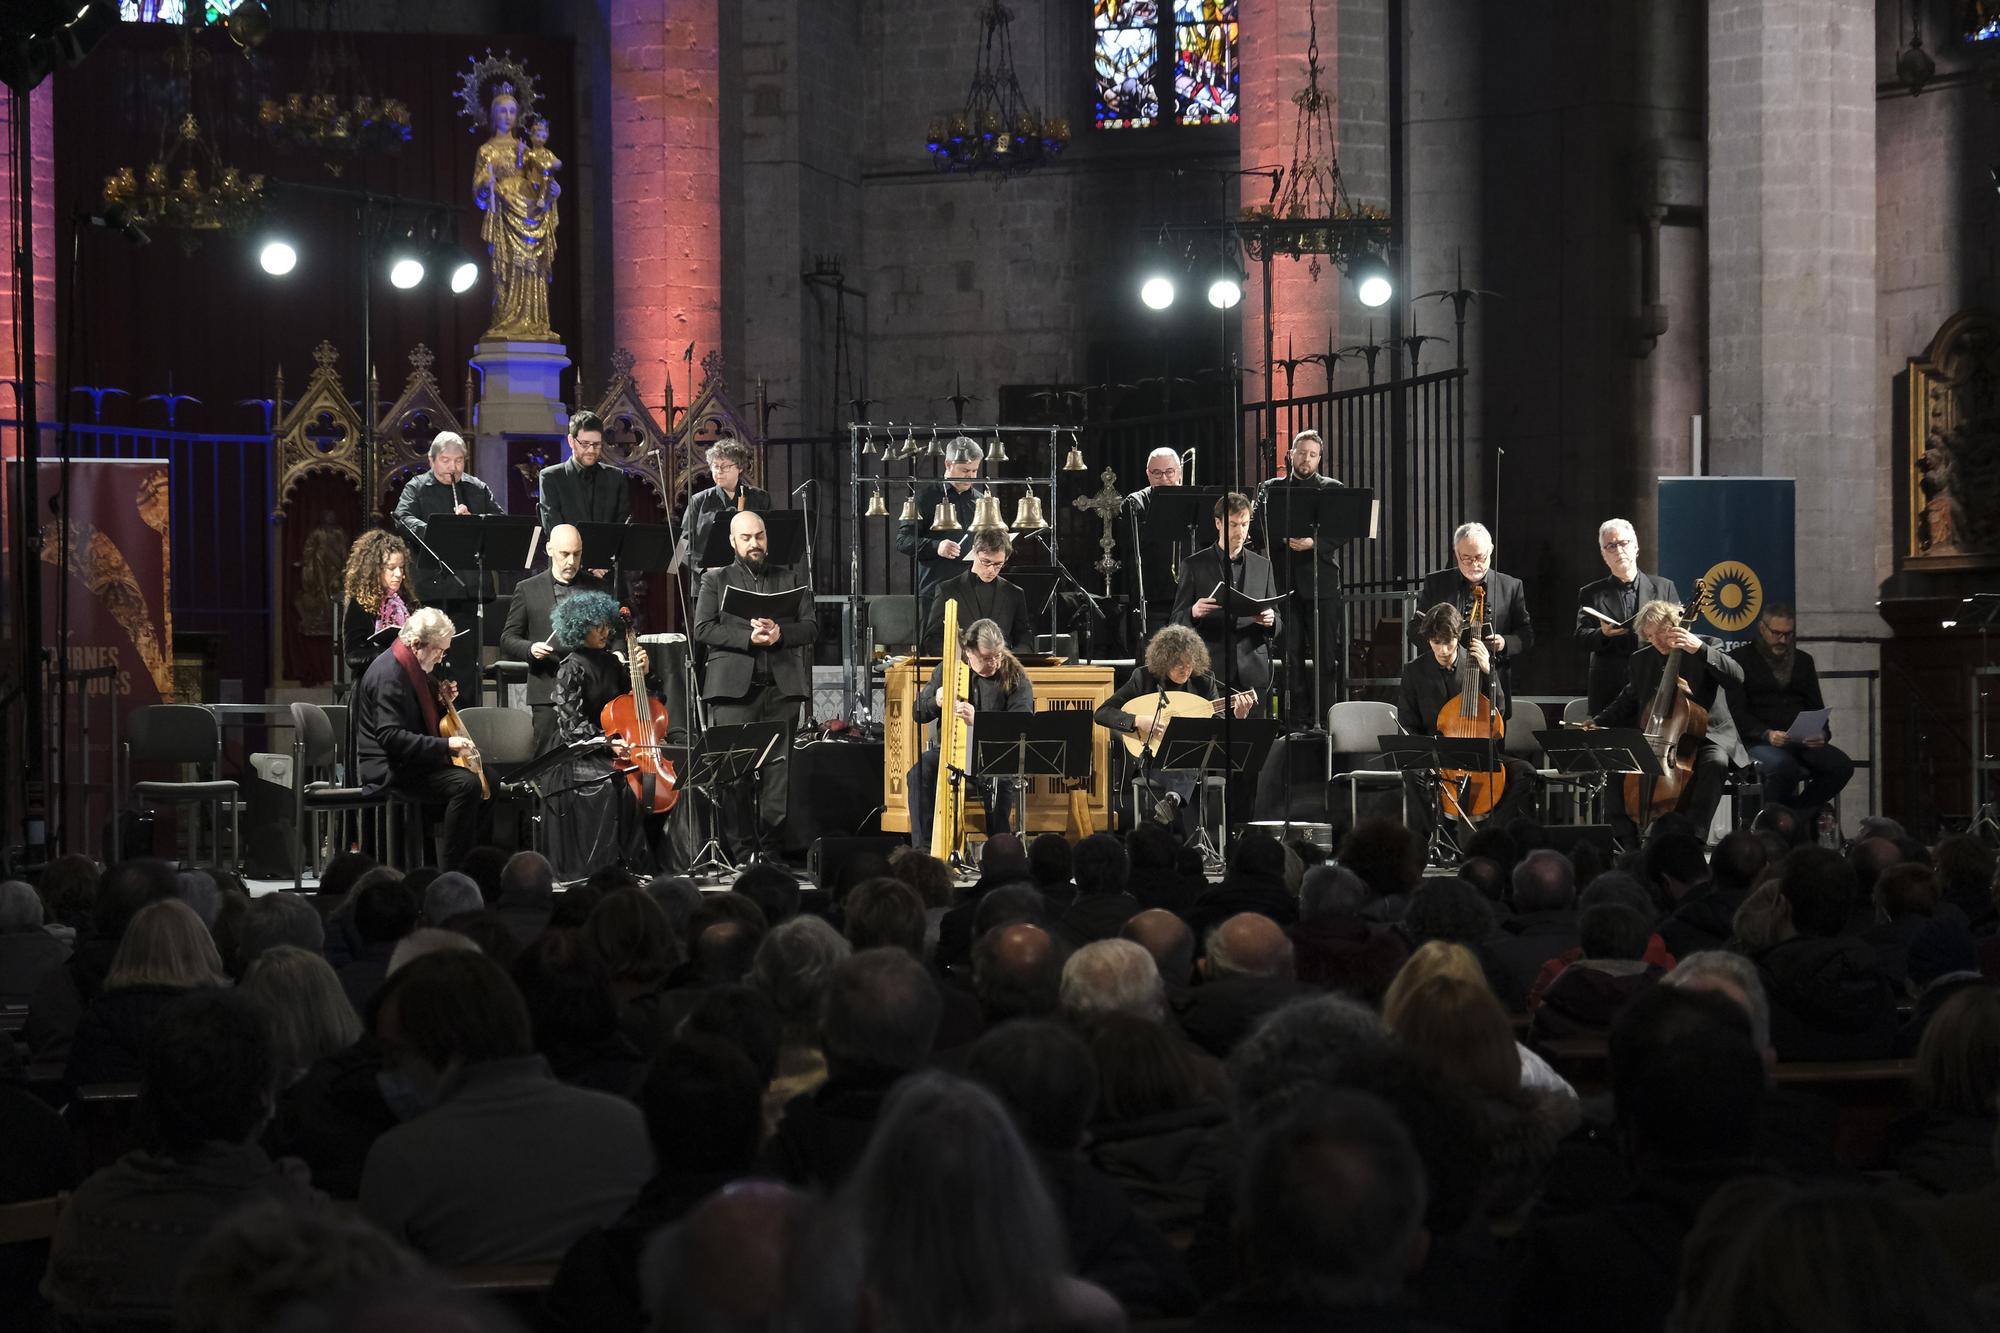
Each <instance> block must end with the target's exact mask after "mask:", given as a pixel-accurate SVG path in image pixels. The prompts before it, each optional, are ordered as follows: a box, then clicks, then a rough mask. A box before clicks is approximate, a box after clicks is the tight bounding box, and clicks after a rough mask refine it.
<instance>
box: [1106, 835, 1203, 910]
mask: <svg viewBox="0 0 2000 1333" xmlns="http://www.w3.org/2000/svg"><path fill="white" fill-rule="evenodd" d="M1188 851H1189V849H1188V848H1186V847H1184V846H1182V845H1181V840H1180V839H1179V838H1177V837H1175V836H1174V834H1173V831H1172V830H1171V829H1169V828H1167V827H1166V825H1164V824H1159V823H1155V822H1154V821H1152V820H1150V819H1148V820H1141V821H1140V822H1139V823H1138V824H1136V825H1134V826H1133V828H1132V831H1131V832H1130V833H1127V834H1126V835H1125V854H1126V856H1127V858H1129V860H1130V861H1131V864H1132V878H1131V882H1130V885H1129V888H1130V891H1131V894H1132V896H1133V897H1134V898H1136V899H1138V901H1139V906H1140V907H1141V908H1145V909H1154V908H1158V909H1160V910H1163V911H1168V912H1185V911H1186V910H1188V909H1189V908H1190V907H1192V906H1194V900H1195V899H1196V898H1197V897H1199V896H1200V895H1201V893H1202V891H1203V890H1205V889H1206V888H1207V887H1208V880H1207V879H1206V877H1204V876H1203V875H1202V873H1201V870H1200V861H1201V854H1200V853H1199V852H1195V853H1193V856H1194V860H1195V862H1196V864H1195V866H1194V867H1193V868H1192V869H1190V868H1189V867H1188V866H1187V865H1186V864H1185V863H1184V861H1183V854H1184V853H1187V852H1188Z"/></svg>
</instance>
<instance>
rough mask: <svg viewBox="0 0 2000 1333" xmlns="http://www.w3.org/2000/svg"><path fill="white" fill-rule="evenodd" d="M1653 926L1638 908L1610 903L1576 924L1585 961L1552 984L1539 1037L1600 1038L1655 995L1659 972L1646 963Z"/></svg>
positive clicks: (1537, 1026)
mask: <svg viewBox="0 0 2000 1333" xmlns="http://www.w3.org/2000/svg"><path fill="white" fill-rule="evenodd" d="M1652 933H1653V931H1652V926H1651V924H1650V923H1649V922H1648V921H1647V920H1646V918H1645V917H1644V916H1641V915H1640V914H1639V912H1638V910H1637V909H1636V908H1632V907H1628V906H1627V905H1625V904H1624V903H1618V902H1606V903H1598V904H1596V905H1595V906H1592V907H1587V908H1585V909H1584V912H1583V915H1582V916H1581V917H1579V918H1578V919H1577V939H1578V941H1579V943H1578V948H1579V949H1580V950H1581V956H1580V957H1579V958H1578V959H1577V960H1576V961H1575V962H1573V963H1571V964H1570V965H1569V966H1568V967H1565V968H1564V969H1563V970H1562V972H1561V973H1560V974H1559V975H1558V976H1557V977H1556V979H1555V980H1554V981H1552V982H1550V983H1549V988H1548V991H1547V992H1546V993H1545V994H1544V995H1543V997H1542V1003H1541V1005H1540V1006H1539V1007H1538V1008H1537V1009H1536V1010H1535V1018H1534V1022H1533V1023H1532V1024H1531V1025H1530V1031H1532V1032H1533V1033H1534V1034H1535V1036H1536V1037H1538V1038H1550V1037H1585V1036H1595V1035H1597V1034H1599V1033H1604V1032H1608V1031H1610V1030H1611V1024H1612V1020H1614V1019H1615V1018H1616V1017H1617V1016H1618V1013H1619V1011H1620V1010H1622V1009H1624V1007H1625V1006H1626V1005H1627V1004H1630V1003H1631V1002H1632V1000H1633V998H1634V997H1635V996H1638V995H1640V994H1643V993H1644V992H1645V991H1647V990H1650V989H1651V988H1652V987H1653V985H1654V984H1655V983H1656V982H1658V981H1659V979H1660V975H1661V973H1660V969H1659V968H1658V967H1657V966H1655V965H1654V964H1652V963H1649V962H1648V961H1646V947H1647V942H1648V941H1649V940H1650V939H1651V938H1652Z"/></svg>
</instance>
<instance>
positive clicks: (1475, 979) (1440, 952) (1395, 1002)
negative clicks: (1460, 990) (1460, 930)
mask: <svg viewBox="0 0 2000 1333" xmlns="http://www.w3.org/2000/svg"><path fill="white" fill-rule="evenodd" d="M1433 977H1452V978H1455V979H1457V980H1459V981H1463V982H1466V983H1467V984H1469V985H1476V986H1485V985H1487V981H1486V969H1485V968H1483V967H1481V966H1480V964H1479V957H1478V955H1477V954H1475V953H1473V952H1472V950H1471V949H1469V948H1467V947H1466V946H1465V945H1463V944H1454V943H1452V942H1450V941H1449V940H1432V941H1430V942H1429V943H1427V944H1421V945H1419V946H1417V949H1416V952H1414V953H1412V954H1411V955H1410V956H1409V957H1408V958H1406V959H1404V960H1403V966H1402V967H1401V968H1399V969H1397V972H1396V976H1395V979H1394V980H1393V981H1391V982H1390V983H1389V989H1388V990H1387V991H1385V992H1384V993H1383V995H1382V1013H1383V1014H1384V1016H1385V1017H1386V1016H1387V1015H1390V1014H1393V1013H1395V1012H1397V1011H1398V1010H1399V1009H1400V1008H1401V1006H1402V1005H1403V1004H1404V1003H1405V999H1406V997H1407V996H1409V995H1410V994H1411V993H1412V992H1414V991H1415V990H1417V989H1418V988H1419V987H1421V986H1422V985H1423V984H1424V983H1425V982H1427V981H1429V980H1430V979H1431V978H1433ZM1390 1026H1391V1027H1393V1026H1395V1023H1394V1020H1393V1019H1391V1020H1390Z"/></svg>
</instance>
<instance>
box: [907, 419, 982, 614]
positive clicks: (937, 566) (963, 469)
mask: <svg viewBox="0 0 2000 1333" xmlns="http://www.w3.org/2000/svg"><path fill="white" fill-rule="evenodd" d="M985 461H986V451H985V450H984V449H982V448H980V447H979V442H978V441H977V440H975V439H973V438H971V437H970V436H967V435H960V436H958V437H957V438H956V439H953V440H952V441H951V442H950V443H948V444H946V445H945V447H944V476H945V479H944V481H943V482H942V483H939V482H932V483H930V484H929V485H926V486H924V487H923V488H922V489H921V490H919V491H918V492H917V517H916V518H915V519H912V520H909V521H907V522H904V523H902V524H899V525H898V526H897V528H896V549H897V550H898V551H901V552H902V553H903V554H904V555H905V556H911V555H914V556H915V557H916V558H917V611H918V614H919V615H921V616H922V617H924V619H926V620H927V619H929V616H930V607H931V601H932V598H933V596H934V595H935V593H936V591H937V585H938V584H940V583H943V582H945V581H946V580H947V579H953V578H956V577H958V575H959V574H960V573H962V572H964V569H965V564H964V560H963V557H964V555H965V545H964V542H963V541H962V540H961V538H962V536H963V534H960V533H952V532H932V531H931V530H930V527H931V522H932V520H933V519H935V518H936V517H937V507H938V506H939V505H941V504H943V503H945V502H946V501H947V500H949V501H950V502H951V508H952V512H953V513H955V514H957V515H958V522H959V526H960V527H963V528H967V529H970V528H971V527H972V516H973V514H974V512H975V511H976V510H977V508H978V505H979V497H978V496H976V495H974V494H973V493H972V481H973V478H975V477H977V476H978V475H979V467H980V464H982V463H983V462H985Z"/></svg>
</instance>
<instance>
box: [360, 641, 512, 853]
mask: <svg viewBox="0 0 2000 1333" xmlns="http://www.w3.org/2000/svg"><path fill="white" fill-rule="evenodd" d="M452 633H453V630H452V624H451V617H450V616H447V615H446V614H445V613H444V612H442V611H440V610H438V609H437V608H435V607H425V608H423V609H422V610H420V611H413V612H411V613H410V618H409V619H408V620H406V621H404V622H403V626H402V628H401V629H400V630H398V631H397V633H396V639H395V642H393V643H391V644H390V645H389V647H388V648H386V649H384V650H383V651H382V652H381V653H380V654H379V655H378V656H377V657H376V658H375V660H374V661H373V662H370V663H369V664H368V669H367V670H366V671H364V672H362V673H361V679H360V680H359V681H358V682H356V684H355V686H354V699H353V705H352V706H353V709H354V736H355V750H354V757H355V769H356V772H357V773H358V774H359V775H360V779H361V785H362V786H363V787H365V788H367V789H368V790H370V791H380V790H382V789H384V788H387V789H390V790H393V791H396V792H400V793H402V794H403V795H405V796H408V797H410V798H412V799H415V800H419V801H422V802H423V803H424V804H425V805H429V806H438V805H442V806H443V807H444V863H445V864H446V865H449V866H456V865H460V864H462V863H463V862H464V860H465V855H466V853H467V852H470V851H471V850H472V848H473V846H474V845H475V844H476V843H477V842H478V841H479V826H480V824H481V822H482V821H483V819H484V816H485V800H484V797H483V796H482V795H481V794H480V790H479V778H478V777H477V776H476V775H475V774H473V773H472V772H470V771H469V770H467V769H463V768H456V767H453V761H454V760H455V759H461V758H473V759H476V758H477V757H478V755H479V750H478V747H476V746H474V745H473V743H472V740H471V738H469V737H466V736H452V737H450V738H448V739H447V738H446V737H445V736H443V735H442V734H440V731H439V727H440V724H441V721H442V719H443V717H444V714H445V708H446V706H447V705H449V704H451V703H452V702H453V701H454V700H456V699H457V698H458V682H457V681H455V680H452V679H451V678H450V677H449V676H446V677H444V678H442V679H439V680H436V681H433V680H432V678H431V673H432V672H434V671H436V670H437V667H438V664H439V663H440V662H442V661H443V660H444V655H445V650H446V648H447V647H448V646H449V645H450V644H451V638H452ZM426 859H427V857H426Z"/></svg>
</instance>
